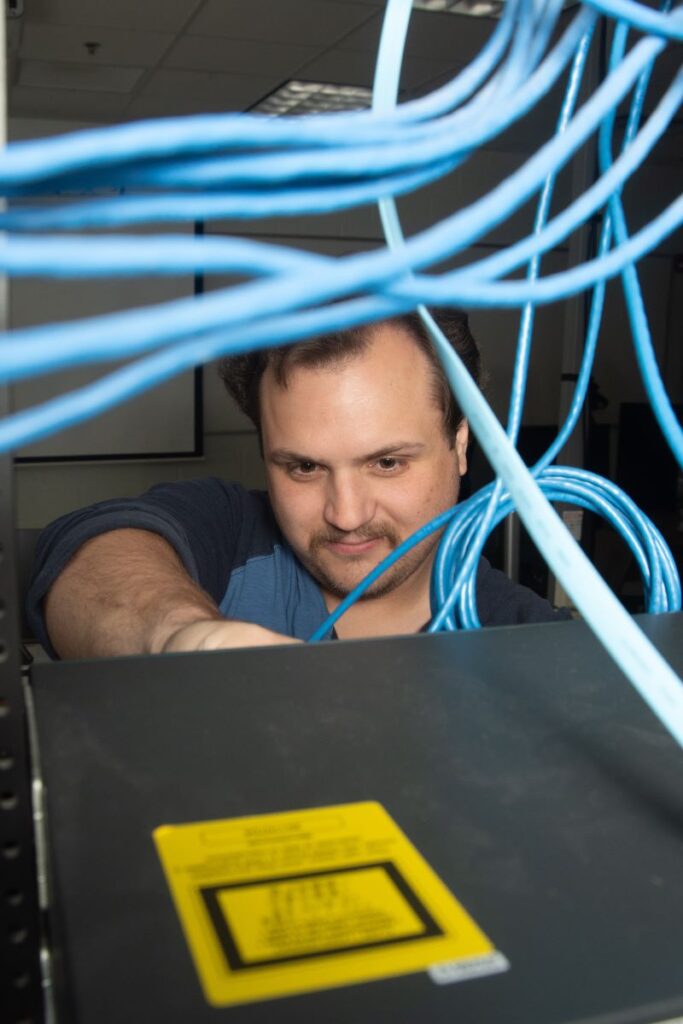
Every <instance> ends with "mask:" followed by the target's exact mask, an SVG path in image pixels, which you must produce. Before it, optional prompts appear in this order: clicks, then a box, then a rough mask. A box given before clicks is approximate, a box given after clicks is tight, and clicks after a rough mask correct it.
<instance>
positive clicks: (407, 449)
mask: <svg viewBox="0 0 683 1024" xmlns="http://www.w3.org/2000/svg"><path fill="white" fill-rule="evenodd" d="M426 447H427V446H426V445H425V444H424V443H423V442H422V441H397V442H396V443H395V444H390V445H385V446H384V447H383V448H379V449H378V450H377V451H376V452H369V453H368V454H367V455H364V456H363V457H362V461H363V462H370V461H372V459H381V458H382V457H383V456H385V455H396V454H397V453H398V452H400V453H401V455H419V453H420V452H421V451H423V450H424V449H425V448H426Z"/></svg>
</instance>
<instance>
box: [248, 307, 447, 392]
mask: <svg viewBox="0 0 683 1024" xmlns="http://www.w3.org/2000/svg"><path fill="white" fill-rule="evenodd" d="M363 364H367V366H368V371H369V372H371V370H372V368H373V367H375V368H376V367H377V365H382V366H383V368H384V372H385V373H389V372H390V371H391V370H392V369H393V370H395V371H400V370H403V371H404V372H406V373H411V374H412V373H415V372H417V373H419V372H420V369H422V370H423V371H429V369H430V366H429V359H428V357H427V355H426V353H425V352H424V351H423V349H422V347H421V345H420V342H419V341H418V340H417V339H416V338H415V337H414V335H413V334H412V333H411V332H410V331H409V330H408V329H407V328H405V327H404V326H403V325H402V324H399V323H395V322H391V321H382V322H380V323H377V324H370V325H368V327H367V333H365V334H364V335H363V338H362V340H356V342H355V343H353V344H345V343H344V339H343V337H342V338H341V339H340V340H339V344H338V346H337V347H336V348H335V346H334V345H333V344H330V345H329V346H326V348H325V351H324V354H321V353H320V352H319V350H316V346H315V342H313V343H312V347H311V353H310V355H309V353H307V350H306V347H305V343H304V344H303V345H302V346H301V347H299V346H297V349H296V351H295V352H293V353H292V355H291V356H289V357H288V356H287V355H285V356H284V359H283V361H282V362H281V363H279V365H278V368H277V370H274V368H273V366H272V365H270V364H269V365H268V366H267V367H266V370H265V371H264V374H263V377H262V383H264V384H266V386H268V387H277V386H280V387H282V388H288V387H290V386H291V384H292V382H293V381H294V380H295V378H299V377H303V376H308V377H310V378H311V379H312V378H314V377H321V376H322V377H326V376H330V377H334V376H339V375H340V374H342V373H344V371H345V370H348V369H349V367H354V368H358V367H360V366H362V365H363Z"/></svg>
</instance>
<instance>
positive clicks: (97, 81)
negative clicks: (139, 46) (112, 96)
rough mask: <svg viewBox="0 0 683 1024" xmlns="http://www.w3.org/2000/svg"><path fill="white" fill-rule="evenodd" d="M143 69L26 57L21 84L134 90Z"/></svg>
mask: <svg viewBox="0 0 683 1024" xmlns="http://www.w3.org/2000/svg"><path fill="white" fill-rule="evenodd" d="M142 72H143V69H142V68H120V67H116V66H111V67H109V66H107V65H104V64H69V63H67V62H66V61H47V60H23V61H22V62H21V66H20V68H19V77H18V80H17V85H20V86H22V85H27V86H33V87H38V88H42V89H80V90H82V91H83V92H122V93H130V92H132V91H133V89H134V88H135V85H136V84H137V82H138V80H139V78H140V76H141V75H142Z"/></svg>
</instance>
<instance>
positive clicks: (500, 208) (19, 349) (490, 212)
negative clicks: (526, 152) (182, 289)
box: [0, 40, 659, 379]
mask: <svg viewBox="0 0 683 1024" xmlns="http://www.w3.org/2000/svg"><path fill="white" fill-rule="evenodd" d="M658 50H659V44H658V43H656V41H654V42H653V41H651V40H641V42H640V43H638V44H637V45H636V47H634V48H633V50H632V51H631V52H630V53H629V55H628V56H627V57H626V58H625V60H624V61H623V62H622V63H621V65H620V67H619V69H618V70H617V71H616V72H615V73H614V75H613V76H611V78H610V80H609V82H607V83H604V84H603V86H601V87H600V89H598V90H597V91H596V93H595V94H594V96H593V97H592V98H591V100H589V101H588V103H587V104H585V105H584V107H583V108H582V109H581V111H579V113H578V114H577V116H576V117H575V118H574V119H573V120H572V123H571V124H570V125H569V126H568V128H567V131H566V132H565V133H564V135H563V136H562V138H560V139H558V138H557V137H556V138H555V139H553V140H551V141H550V142H549V143H547V144H546V145H545V146H544V147H543V148H542V149H541V151H540V152H539V153H537V154H536V155H535V156H534V157H532V158H531V160H529V161H527V163H526V164H525V165H524V166H523V167H522V168H521V169H520V170H519V171H517V172H515V173H514V174H512V175H511V176H510V177H509V178H508V179H507V180H506V181H505V182H503V183H502V184H501V185H499V186H498V187H497V188H496V189H494V190H493V191H492V192H491V193H489V194H488V195H487V196H486V197H484V198H482V199H481V200H478V201H477V202H475V203H473V204H472V205H471V206H470V207H468V208H467V209H466V210H464V211H461V212H459V213H456V214H454V215H451V216H450V217H448V218H446V220H445V221H443V222H441V223H440V224H438V225H435V226H434V227H431V228H428V229H427V230H426V231H423V232H422V233H421V234H420V235H418V236H414V237H413V238H412V239H410V240H409V241H408V242H406V244H405V246H403V247H402V249H401V250H400V252H397V253H385V252H378V253H369V254H362V255H360V256H358V255H355V256H351V257H346V258H344V259H343V260H340V261H338V262H337V264H336V266H335V267H334V269H333V270H328V271H325V270H323V269H322V268H320V271H319V272H318V273H317V274H316V275H310V276H307V277H306V278H305V279H300V278H299V277H298V276H297V275H295V274H293V275H288V276H282V277H281V278H277V279H275V280H273V281H272V282H271V281H269V282H267V283H261V284H259V283H258V282H257V283H253V282H252V283H249V284H247V285H243V286H240V287H237V288H234V289H232V290H231V292H230V293H229V294H227V295H220V294H217V295H216V294H214V295H209V296H207V295H205V296H202V297H201V302H199V301H196V300H195V301H193V300H179V301H176V302H173V303H169V304H167V305H166V306H165V307H164V308H163V309H162V310H153V311H150V310H142V311H136V312H133V313H125V314H117V315H114V316H110V317H107V318H93V319H90V320H87V321H80V322H78V323H76V324H71V325H68V326H67V327H64V326H62V325H56V326H54V327H51V328H32V329H26V330H20V331H15V332H12V334H11V335H10V337H11V338H12V341H11V342H10V343H4V344H0V365H2V366H3V368H4V372H5V379H9V374H11V373H18V372H19V370H18V365H19V363H20V362H21V361H22V358H24V357H25V358H24V362H27V363H28V364H29V365H30V366H31V367H32V368H33V370H35V368H36V367H37V366H38V367H40V368H41V370H43V371H45V370H46V369H50V368H54V369H56V368H58V367H63V366H67V365H70V364H73V363H75V362H79V361H80V360H82V359H86V358H88V355H89V354H92V349H93V346H92V338H93V336H94V335H95V334H96V336H97V340H98V349H99V351H98V355H99V357H100V358H101V357H102V355H103V354H104V353H106V352H107V351H110V352H111V353H112V355H111V358H116V357H117V356H120V355H121V354H122V353H123V354H125V353H129V354H131V355H132V354H134V353H135V351H140V350H141V349H144V348H145V347H153V346H154V345H157V344H160V343H162V342H163V341H169V340H172V339H174V338H178V337H181V336H184V335H187V334H191V333H195V332H197V331H200V330H209V329H211V328H212V327H215V326H217V324H219V323H221V324H223V325H224V326H225V327H226V328H227V326H228V325H233V324H235V323H237V322H239V321H248V320H249V319H250V318H251V317H253V316H254V315H256V312H255V311H258V310H261V309H263V308H264V307H267V308H269V309H270V310H271V311H272V312H273V314H284V313H286V312H289V311H291V310H292V309H293V308H295V307H296V306H297V305H299V304H300V303H302V302H306V303H310V302H316V301H317V302H321V301H330V300H331V299H338V298H340V297H342V296H343V295H344V294H350V293H351V292H353V291H358V290H359V289H360V290H364V289H367V288H369V287H374V288H378V287H379V286H380V285H381V284H382V283H383V280H386V278H387V277H389V276H398V275H399V274H400V273H402V272H405V271H407V270H409V269H414V268H415V267H419V266H422V265H426V264H428V263H430V262H433V261H435V260H440V259H443V258H446V257H447V256H449V255H452V254H453V253H454V252H459V251H462V249H464V248H466V246H467V245H469V244H470V243H471V242H472V241H474V240H475V239H476V238H478V237H481V235H482V234H483V233H484V232H485V231H487V230H490V229H491V228H492V227H494V226H495V225H496V224H497V223H499V222H500V221H501V220H502V219H503V218H504V216H505V215H506V214H507V215H509V213H510V212H511V211H512V210H513V209H517V208H518V207H519V206H520V205H521V204H522V203H523V202H524V201H525V200H526V198H527V197H528V196H529V195H530V194H532V193H533V191H534V189H535V188H537V187H538V186H539V185H540V184H541V183H542V181H543V180H544V179H545V177H546V176H547V174H548V173H550V172H551V171H552V170H553V169H555V168H557V167H559V166H562V165H563V164H564V163H566V161H567V160H568V159H569V157H570V155H571V153H573V152H574V150H575V149H576V148H577V147H578V146H579V145H580V144H581V142H582V141H583V140H584V139H585V138H586V137H587V136H588V135H589V134H590V133H591V131H592V130H593V129H594V128H595V127H597V125H598V123H599V121H600V120H601V119H602V117H603V116H604V115H605V113H606V111H607V110H608V109H609V108H610V106H611V105H613V104H614V103H615V102H617V101H618V100H619V99H620V98H621V97H622V95H623V94H624V93H625V92H626V91H627V90H628V88H629V87H630V85H631V84H632V83H633V81H635V79H636V78H637V77H638V75H639V73H640V71H641V70H642V68H643V66H644V65H645V64H647V63H648V62H649V60H650V59H652V57H653V56H654V55H655V54H656V52H658ZM605 86H608V88H606V87H605ZM609 258H610V257H607V259H609ZM580 269H581V268H579V271H580ZM428 284H429V287H431V288H433V287H435V285H436V284H438V279H431V278H430V279H429V281H425V282H424V283H423V284H422V293H423V297H424V300H426V301H431V298H430V297H428V296H427V295H425V294H424V292H425V289H426V288H427V286H428ZM487 287H489V288H491V287H493V286H487ZM534 287H535V288H536V289H541V288H542V287H543V282H542V281H539V282H536V283H535V285H534ZM510 289H512V293H513V295H516V293H518V292H519V288H518V287H517V284H516V283H514V282H510V283H508V284H504V283H501V284H499V285H497V286H495V291H496V294H497V293H498V292H499V291H500V290H503V291H504V292H505V291H509V290H510ZM468 296H469V301H470V302H471V304H474V303H475V302H476V301H477V298H478V296H477V289H476V286H472V287H471V289H470V290H469V291H468ZM517 300H518V295H516V297H515V298H513V300H512V301H513V302H514V301H517ZM414 301H415V300H414V298H413V303H414ZM453 301H459V302H460V303H462V295H459V296H457V297H456V298H455V299H453ZM480 301H481V298H480ZM483 301H486V296H485V297H484V300H483ZM524 301H525V300H524ZM547 301H550V298H548V299H547ZM124 340H125V344H124ZM273 340H274V342H275V341H276V338H274V339H273ZM107 346H109V348H107Z"/></svg>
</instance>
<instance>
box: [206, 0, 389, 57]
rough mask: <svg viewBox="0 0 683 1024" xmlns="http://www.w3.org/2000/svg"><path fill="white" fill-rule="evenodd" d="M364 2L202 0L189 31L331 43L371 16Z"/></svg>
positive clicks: (305, 44) (267, 40)
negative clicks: (200, 7) (202, 4)
mask: <svg viewBox="0 0 683 1024" xmlns="http://www.w3.org/2000/svg"><path fill="white" fill-rule="evenodd" d="M371 11H372V8H370V7H367V6H366V5H365V4H363V5H360V4H348V3H339V0H276V2H274V0H206V4H205V6H204V7H203V8H202V9H201V11H200V12H199V14H198V15H197V16H196V17H195V18H194V20H193V21H192V22H191V24H190V26H189V27H188V32H189V33H190V34H193V35H194V34H198V35H219V36H224V37H225V38H227V39H258V40H261V41H263V42H273V43H293V44H296V45H304V46H307V45H313V46H331V45H332V44H333V43H335V42H336V41H337V40H338V39H340V38H341V37H342V36H344V35H345V34H346V33H347V32H351V31H352V29H354V28H356V26H358V25H361V24H362V23H363V21H365V20H367V18H368V16H371Z"/></svg>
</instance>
